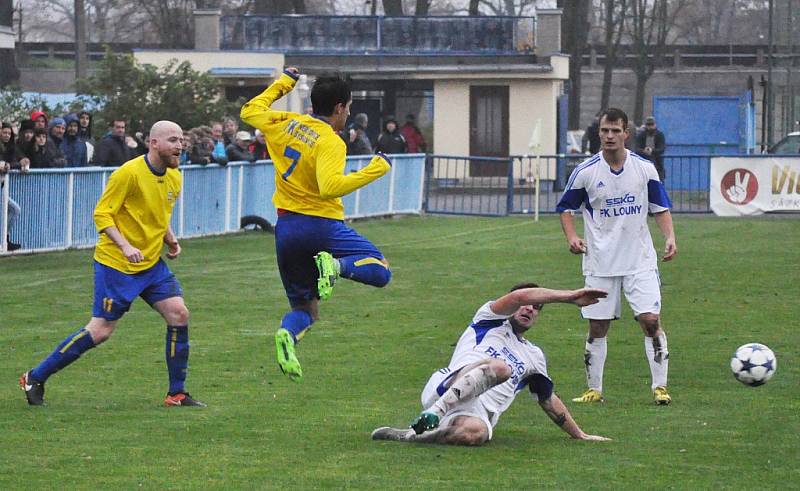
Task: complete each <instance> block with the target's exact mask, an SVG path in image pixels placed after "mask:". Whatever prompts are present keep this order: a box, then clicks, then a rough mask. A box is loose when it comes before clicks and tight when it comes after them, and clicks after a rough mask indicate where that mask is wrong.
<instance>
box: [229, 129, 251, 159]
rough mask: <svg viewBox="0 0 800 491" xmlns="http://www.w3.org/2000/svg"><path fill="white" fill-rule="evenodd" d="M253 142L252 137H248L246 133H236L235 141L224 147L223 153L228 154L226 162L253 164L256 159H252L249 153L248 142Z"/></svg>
mask: <svg viewBox="0 0 800 491" xmlns="http://www.w3.org/2000/svg"><path fill="white" fill-rule="evenodd" d="M252 141H253V137H252V136H250V133H248V132H247V131H238V132H236V140H235V142H234V143H231V144H230V145H228V146H227V147H225V153H226V154H228V161H229V162H242V161H247V162H254V161H255V160H256V159H255V158H254V157H253V154H252V153H251V152H250V148H249V147H250V142H252Z"/></svg>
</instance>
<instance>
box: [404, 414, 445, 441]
mask: <svg viewBox="0 0 800 491" xmlns="http://www.w3.org/2000/svg"><path fill="white" fill-rule="evenodd" d="M438 427H439V416H437V415H435V414H433V413H428V412H422V413H421V414H420V415H419V416H417V419H415V420H414V421H413V422H412V423H411V425H410V428H411V429H412V430H414V433H416V434H417V435H421V434H422V433H425V432H426V431H430V430H433V429H436V428H438Z"/></svg>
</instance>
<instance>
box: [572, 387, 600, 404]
mask: <svg viewBox="0 0 800 491" xmlns="http://www.w3.org/2000/svg"><path fill="white" fill-rule="evenodd" d="M604 401H605V399H603V394H602V393H601V392H600V391H599V390H597V389H586V392H584V393H583V394H581V395H580V397H576V398H574V399H572V402H604Z"/></svg>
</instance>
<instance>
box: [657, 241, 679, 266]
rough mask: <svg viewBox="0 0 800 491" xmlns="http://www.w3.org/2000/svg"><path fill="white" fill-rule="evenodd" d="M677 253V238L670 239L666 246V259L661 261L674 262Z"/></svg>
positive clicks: (663, 258)
mask: <svg viewBox="0 0 800 491" xmlns="http://www.w3.org/2000/svg"><path fill="white" fill-rule="evenodd" d="M677 253H678V246H677V244H675V238H674V237H670V238H668V239H667V242H666V244H665V245H664V257H662V258H661V260H662V261H672V258H674V257H675V255H676V254H677Z"/></svg>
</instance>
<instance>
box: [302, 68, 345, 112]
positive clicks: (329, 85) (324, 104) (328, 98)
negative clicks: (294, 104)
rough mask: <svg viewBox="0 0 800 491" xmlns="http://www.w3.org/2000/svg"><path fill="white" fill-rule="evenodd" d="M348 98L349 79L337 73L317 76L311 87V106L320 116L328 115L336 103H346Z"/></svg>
mask: <svg viewBox="0 0 800 491" xmlns="http://www.w3.org/2000/svg"><path fill="white" fill-rule="evenodd" d="M350 98H351V97H350V81H349V80H348V79H346V78H344V77H342V76H341V75H339V74H330V75H321V76H319V77H317V80H316V81H315V82H314V87H313V88H312V89H311V107H312V108H313V109H314V114H318V115H320V116H330V115H331V114H333V110H334V108H335V107H336V105H337V104H347V103H348V102H350Z"/></svg>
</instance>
